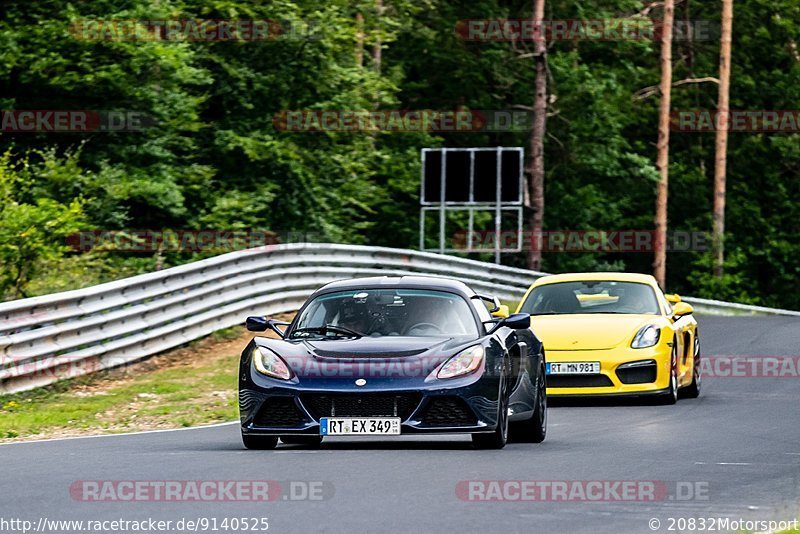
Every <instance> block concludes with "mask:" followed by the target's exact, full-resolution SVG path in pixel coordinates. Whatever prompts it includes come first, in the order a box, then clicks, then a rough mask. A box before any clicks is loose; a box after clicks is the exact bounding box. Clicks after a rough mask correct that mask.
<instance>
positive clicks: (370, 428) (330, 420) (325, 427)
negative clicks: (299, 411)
mask: <svg viewBox="0 0 800 534" xmlns="http://www.w3.org/2000/svg"><path fill="white" fill-rule="evenodd" d="M319 434H320V436H398V435H400V418H399V417H323V418H322V419H320V420H319Z"/></svg>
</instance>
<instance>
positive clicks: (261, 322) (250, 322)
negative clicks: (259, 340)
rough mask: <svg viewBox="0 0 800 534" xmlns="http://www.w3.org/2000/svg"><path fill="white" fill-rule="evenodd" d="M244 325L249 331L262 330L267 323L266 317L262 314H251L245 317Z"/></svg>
mask: <svg viewBox="0 0 800 534" xmlns="http://www.w3.org/2000/svg"><path fill="white" fill-rule="evenodd" d="M245 325H246V326H247V329H248V330H249V331H250V332H263V331H265V330H266V329H267V328H269V325H268V324H267V318H266V317H264V316H263V315H253V316H251V317H248V318H247V321H245Z"/></svg>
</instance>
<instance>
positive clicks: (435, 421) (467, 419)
mask: <svg viewBox="0 0 800 534" xmlns="http://www.w3.org/2000/svg"><path fill="white" fill-rule="evenodd" d="M421 419H422V422H423V424H425V425H429V426H475V425H476V424H478V418H477V417H475V412H473V411H472V410H471V409H470V408H469V406H467V403H466V402H464V401H463V400H462V399H460V398H458V397H434V398H432V399H431V400H430V402H428V406H427V407H426V408H425V409H424V411H423V413H422V417H421Z"/></svg>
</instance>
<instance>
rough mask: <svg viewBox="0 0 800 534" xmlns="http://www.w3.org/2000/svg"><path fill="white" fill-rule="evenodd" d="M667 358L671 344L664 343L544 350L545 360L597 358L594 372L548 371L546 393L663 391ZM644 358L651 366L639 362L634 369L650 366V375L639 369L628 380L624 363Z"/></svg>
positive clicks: (579, 360) (669, 357)
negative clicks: (565, 373)
mask: <svg viewBox="0 0 800 534" xmlns="http://www.w3.org/2000/svg"><path fill="white" fill-rule="evenodd" d="M670 359H671V347H670V346H669V345H666V344H664V345H661V344H660V345H657V346H655V347H651V348H648V349H632V348H629V347H628V348H614V349H608V350H568V351H558V350H549V351H547V360H548V362H551V363H552V362H600V373H599V374H596V375H548V376H547V394H548V395H550V396H554V397H566V396H584V395H591V396H594V395H602V396H613V395H654V394H659V393H663V392H665V391H667V390H668V389H669V381H670V364H671V362H670ZM648 361H652V362H653V364H652V367H649V366H646V365H642V367H637V368H636V369H638V371H642V372H643V371H645V370H652V375H650V376H645V375H646V374H647V373H642V375H641V377H639V376H634V377H633V380H634V382H633V383H631V375H632V374H633V373H631V372H630V371H628V372H627V375H626V371H624V369H625V367H624V366H626V365H629V364H638V363H639V362H648ZM628 369H631V367H628ZM638 371H637V372H638ZM651 376H652V380H651V379H650V377H651ZM623 380H625V381H627V382H628V383H626V382H625V381H623ZM639 380H645V381H639Z"/></svg>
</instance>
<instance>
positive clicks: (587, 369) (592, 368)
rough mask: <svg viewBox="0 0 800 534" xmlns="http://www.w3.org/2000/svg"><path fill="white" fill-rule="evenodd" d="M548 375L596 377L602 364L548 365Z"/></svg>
mask: <svg viewBox="0 0 800 534" xmlns="http://www.w3.org/2000/svg"><path fill="white" fill-rule="evenodd" d="M546 372H547V374H548V375H596V374H599V373H600V362H552V363H548V364H547V371H546Z"/></svg>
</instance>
